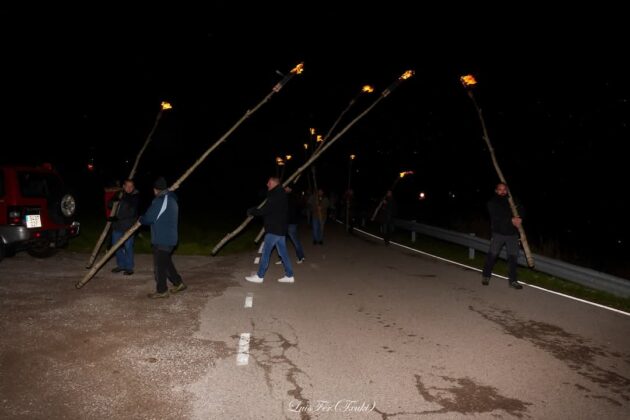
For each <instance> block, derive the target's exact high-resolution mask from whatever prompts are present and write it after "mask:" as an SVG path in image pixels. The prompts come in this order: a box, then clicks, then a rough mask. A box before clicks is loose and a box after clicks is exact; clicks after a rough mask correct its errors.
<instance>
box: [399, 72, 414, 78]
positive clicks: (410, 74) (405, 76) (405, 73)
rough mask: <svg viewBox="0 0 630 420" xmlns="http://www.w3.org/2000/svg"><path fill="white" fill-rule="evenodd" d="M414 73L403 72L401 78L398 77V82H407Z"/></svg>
mask: <svg viewBox="0 0 630 420" xmlns="http://www.w3.org/2000/svg"><path fill="white" fill-rule="evenodd" d="M415 73H416V72H415V71H413V70H407V71H406V72H404V73H403V74H402V76H400V77H399V79H400V80H407V79H409V78H410V77H411V76H413V75H414V74H415Z"/></svg>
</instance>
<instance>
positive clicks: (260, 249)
mask: <svg viewBox="0 0 630 420" xmlns="http://www.w3.org/2000/svg"><path fill="white" fill-rule="evenodd" d="M263 245H265V243H264V242H262V243H261V244H260V247H259V248H258V253H259V254H262V251H263Z"/></svg>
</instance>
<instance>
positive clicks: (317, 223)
mask: <svg viewBox="0 0 630 420" xmlns="http://www.w3.org/2000/svg"><path fill="white" fill-rule="evenodd" d="M324 224H325V223H324V222H322V221H321V220H319V219H318V218H316V217H313V223H312V225H313V242H316V243H317V242H322V241H323V240H324Z"/></svg>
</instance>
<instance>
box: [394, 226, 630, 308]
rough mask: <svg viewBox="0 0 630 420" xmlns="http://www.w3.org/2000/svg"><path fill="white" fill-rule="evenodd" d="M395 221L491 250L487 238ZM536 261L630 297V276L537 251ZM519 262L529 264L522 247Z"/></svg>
mask: <svg viewBox="0 0 630 420" xmlns="http://www.w3.org/2000/svg"><path fill="white" fill-rule="evenodd" d="M395 225H396V226H397V227H399V228H402V229H405V230H408V231H411V232H417V233H421V234H423V235H426V236H431V237H433V238H437V239H441V240H443V241H447V242H451V243H454V244H458V245H462V246H465V247H467V248H469V249H474V250H477V251H482V252H487V251H488V248H489V246H490V241H489V240H487V239H482V238H477V237H475V236H473V235H466V234H464V233H459V232H453V231H450V230H446V229H442V228H438V227H435V226H429V225H425V224H422V223H416V222H414V221H408V220H401V219H396V220H395ZM499 257H500V258H503V259H506V253H505V249H503V250H502V251H501V254H500V255H499ZM534 261H535V264H536V267H535V269H536V270H537V271H540V272H542V273H546V274H551V275H552V276H556V277H559V278H562V279H566V280H570V281H572V282H575V283H579V284H581V285H583V286H587V287H590V288H593V289H596V290H602V291H605V292H608V293H612V294H614V295H616V296H621V297H630V280H627V279H624V278H621V277H615V276H612V275H610V274H606V273H602V272H601V271H596V270H591V269H590V268H585V267H580V266H578V265H573V264H569V263H566V262H563V261H559V260H555V259H552V258H549V257H545V256H542V255H537V254H534ZM518 264H519V265H521V266H524V267H527V261H526V260H525V256H524V255H523V252H522V251H521V252H519V256H518Z"/></svg>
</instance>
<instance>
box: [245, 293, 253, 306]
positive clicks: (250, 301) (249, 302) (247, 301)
mask: <svg viewBox="0 0 630 420" xmlns="http://www.w3.org/2000/svg"><path fill="white" fill-rule="evenodd" d="M252 306H254V294H253V293H248V294H247V296H245V308H251V307H252Z"/></svg>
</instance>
